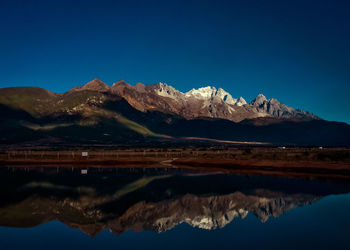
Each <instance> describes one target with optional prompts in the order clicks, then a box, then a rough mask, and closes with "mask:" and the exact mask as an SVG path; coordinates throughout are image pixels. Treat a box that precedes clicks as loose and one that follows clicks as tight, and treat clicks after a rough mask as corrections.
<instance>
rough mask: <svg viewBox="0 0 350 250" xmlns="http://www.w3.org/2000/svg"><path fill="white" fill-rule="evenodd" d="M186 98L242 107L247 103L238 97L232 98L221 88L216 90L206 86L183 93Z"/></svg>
mask: <svg viewBox="0 0 350 250" xmlns="http://www.w3.org/2000/svg"><path fill="white" fill-rule="evenodd" d="M185 96H186V97H187V98H191V97H194V98H197V99H203V100H213V101H214V100H215V99H216V100H222V101H223V102H225V103H227V104H231V105H235V106H242V105H244V104H247V102H246V101H245V100H244V99H243V97H240V98H239V99H236V98H233V97H232V96H231V94H230V93H228V92H226V91H225V90H223V89H222V88H219V89H216V88H215V87H211V86H207V87H203V88H199V89H192V90H190V91H188V92H186V93H185Z"/></svg>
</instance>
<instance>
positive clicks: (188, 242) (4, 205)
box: [0, 167, 350, 249]
mask: <svg viewBox="0 0 350 250" xmlns="http://www.w3.org/2000/svg"><path fill="white" fill-rule="evenodd" d="M0 197H1V199H0V249H126V248H134V249H156V248H158V249H167V248H178V249H180V248H181V249H186V248H188V249H194V248H199V249H213V248H216V249H220V248H221V249H350V215H349V213H350V212H349V211H350V183H349V182H346V181H336V180H332V181H325V180H316V179H313V180H305V179H296V178H282V177H271V176H247V175H234V174H230V175H227V174H214V173H210V174H208V173H201V172H196V171H193V170H181V169H173V168H170V169H165V168H161V169H140V168H138V169H97V168H95V169H87V172H85V171H82V169H67V168H63V169H62V168H57V169H53V168H50V169H45V168H37V169H35V168H31V169H25V168H7V167H2V168H0Z"/></svg>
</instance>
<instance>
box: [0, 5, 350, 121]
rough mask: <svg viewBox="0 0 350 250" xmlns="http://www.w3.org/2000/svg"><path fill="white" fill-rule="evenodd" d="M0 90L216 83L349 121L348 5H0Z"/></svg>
mask: <svg viewBox="0 0 350 250" xmlns="http://www.w3.org/2000/svg"><path fill="white" fill-rule="evenodd" d="M0 59H1V60H0V87H13V86H39V87H44V88H47V89H49V90H51V91H54V92H58V93H61V92H65V91H67V90H68V89H70V88H72V87H74V86H77V85H83V84H84V83H86V82H88V81H90V80H92V79H93V78H95V77H97V78H99V79H101V80H103V81H105V82H106V83H107V84H109V85H111V84H112V83H114V82H116V81H118V80H119V79H124V80H125V81H127V82H129V83H130V84H132V85H134V84H136V83H138V82H143V83H145V84H152V83H156V82H159V81H161V82H166V83H168V84H169V85H172V86H173V87H175V88H177V89H179V90H180V91H183V92H184V91H188V90H190V89H191V88H198V87H201V86H207V85H212V86H215V87H217V88H218V87H222V88H223V89H225V90H226V91H228V92H230V93H231V94H232V95H233V96H234V97H239V96H243V97H244V98H245V99H246V100H247V101H250V100H251V99H253V98H254V97H255V96H256V95H257V94H258V93H263V94H265V95H266V96H267V97H268V98H271V97H274V98H276V99H278V100H279V101H281V102H283V103H285V104H287V105H290V106H292V107H294V108H302V109H305V110H308V111H311V112H313V113H315V114H317V115H319V116H321V117H322V118H325V119H327V120H336V121H345V122H347V123H350V104H349V101H350V100H349V96H350V1H347V0H344V1H336V0H329V1H322V0H318V1H307V0H302V1H298V0H292V1H287V0H283V1H282V0H276V1H268V0H266V1H263V0H261V1H258V0H256V1H250V0H242V1H234V0H231V1H223V0H213V1H205V0H199V1H190V0H186V1H176V0H163V1H152V0H144V1H132V0H123V1H116V0H114V1H103V0H98V1H88V0H83V1H73V0H70V1H64V0H60V1H54V0H45V1H30V0H24V1H17V0H9V1H6V0H0Z"/></svg>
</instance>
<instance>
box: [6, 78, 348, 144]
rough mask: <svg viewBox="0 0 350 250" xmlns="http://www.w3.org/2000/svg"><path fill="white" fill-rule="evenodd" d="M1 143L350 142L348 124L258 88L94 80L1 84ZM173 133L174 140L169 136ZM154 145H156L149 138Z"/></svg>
mask: <svg viewBox="0 0 350 250" xmlns="http://www.w3.org/2000/svg"><path fill="white" fill-rule="evenodd" d="M0 117H1V119H0V129H1V135H0V144H5V145H9V144H12V143H16V142H23V141H36V140H40V141H45V140H47V141H50V142H51V141H52V140H54V141H61V142H62V143H63V142H66V143H93V144H95V143H104V144H105V145H107V144H114V143H119V144H132V145H134V144H135V143H140V142H148V143H149V142H150V141H149V140H151V141H152V143H154V141H159V142H161V141H162V142H164V140H166V141H169V140H170V141H171V140H175V141H176V140H180V141H181V140H182V139H180V138H194V137H196V138H209V139H215V140H231V141H243V142H267V143H278V144H293V145H327V146H328V145H337V146H338V145H349V141H350V126H349V125H347V124H345V123H337V122H328V121H324V120H322V119H320V118H319V117H317V116H316V115H313V114H311V113H309V112H307V111H303V110H299V109H293V108H292V107H289V106H287V105H285V104H283V103H281V102H279V101H278V100H277V99H275V98H270V99H267V98H266V97H265V96H264V95H262V94H259V95H258V96H257V97H256V98H255V99H254V100H252V101H251V102H250V103H247V102H246V101H245V100H244V98H243V97H239V98H235V97H232V95H231V94H230V93H228V92H227V91H225V90H224V89H222V88H216V87H213V86H207V87H203V88H199V89H191V90H190V91H188V92H186V93H183V92H181V91H179V90H177V89H175V88H174V87H172V86H170V85H168V84H166V83H161V82H159V83H156V84H152V85H144V84H142V83H138V84H136V85H135V86H132V85H130V84H128V83H126V82H125V81H123V80H120V81H118V82H116V83H114V84H113V85H112V86H108V85H107V84H106V83H104V82H102V81H101V80H99V79H93V80H92V81H90V82H88V83H87V84H85V85H83V86H80V87H75V88H73V89H71V90H69V91H67V92H66V93H63V94H56V93H52V92H49V91H47V90H45V89H41V88H35V87H17V88H4V89H0ZM171 138H172V139H171ZM152 145H153V144H152Z"/></svg>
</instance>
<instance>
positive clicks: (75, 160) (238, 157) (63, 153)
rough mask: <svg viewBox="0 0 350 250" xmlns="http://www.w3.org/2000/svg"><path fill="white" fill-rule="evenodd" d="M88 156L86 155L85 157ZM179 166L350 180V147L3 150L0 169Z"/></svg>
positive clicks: (0, 157) (0, 156) (0, 152)
mask: <svg viewBox="0 0 350 250" xmlns="http://www.w3.org/2000/svg"><path fill="white" fill-rule="evenodd" d="M83 152H87V154H88V155H87V156H84V155H83ZM44 165H45V166H47V167H50V166H51V167H56V166H62V167H64V166H67V167H68V166H76V167H96V166H98V167H104V166H105V167H116V168H120V167H130V166H133V167H142V168H144V167H180V168H192V169H193V168H196V169H206V170H208V169H210V170H213V171H218V170H220V171H225V172H227V171H240V172H245V171H246V172H257V173H266V172H280V173H282V172H283V173H284V174H286V173H289V174H291V173H294V174H312V175H315V174H316V175H324V176H328V175H333V176H338V177H339V176H340V177H342V178H344V177H345V178H350V149H348V148H282V147H280V148H273V147H268V148H265V147H252V148H234V147H232V148H230V147H228V148H163V149H161V148H147V149H145V148H138V149H124V150H116V149H114V150H101V149H98V150H97V149H81V150H76V149H75V150H45V151H43V150H2V151H0V166H4V167H5V166H22V167H23V166H25V167H38V166H44Z"/></svg>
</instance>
